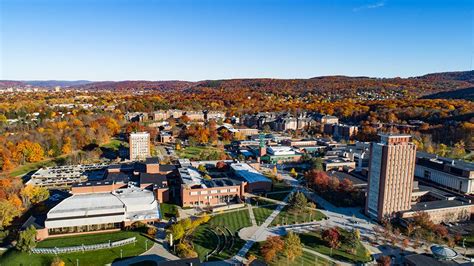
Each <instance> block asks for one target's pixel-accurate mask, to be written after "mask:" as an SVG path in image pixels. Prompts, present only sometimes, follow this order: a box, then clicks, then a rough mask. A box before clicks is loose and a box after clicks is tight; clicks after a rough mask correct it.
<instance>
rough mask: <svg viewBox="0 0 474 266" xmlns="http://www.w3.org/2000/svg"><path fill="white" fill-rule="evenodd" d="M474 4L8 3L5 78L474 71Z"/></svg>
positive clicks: (459, 0)
mask: <svg viewBox="0 0 474 266" xmlns="http://www.w3.org/2000/svg"><path fill="white" fill-rule="evenodd" d="M473 3H474V1H473V0H446V1H436V0H430V1H428V0H426V1H416V0H403V1H402V0H385V1H384V0H353V1H350V0H332V1H330V0H327V1H316V0H313V1H309V0H188V1H184V0H175V1H171V0H168V1H165V0H155V1H152V0H149V1H145V0H128V1H124V0H116V1H112V0H97V1H92V0H82V1H81V0H74V1H73V0H61V1H59V0H49V1H48V0H29V1H25V0H0V9H1V13H0V23H1V26H0V27H1V28H0V29H1V35H0V45H1V49H0V51H1V53H0V63H1V64H0V79H15V80H32V79H39V80H45V79H62V80H77V79H87V80H135V79H146V80H175V79H179V80H192V81H194V80H203V79H223V78H251V77H268V78H309V77H314V76H322V75H333V74H340V75H351V76H358V75H364V76H374V77H396V76H400V77H408V76H416V75H421V74H425V73H430V72H440V71H454V70H469V69H472V57H473V52H474V50H473V43H474V41H473V39H474V36H473V27H474V19H473V5H474V4H473Z"/></svg>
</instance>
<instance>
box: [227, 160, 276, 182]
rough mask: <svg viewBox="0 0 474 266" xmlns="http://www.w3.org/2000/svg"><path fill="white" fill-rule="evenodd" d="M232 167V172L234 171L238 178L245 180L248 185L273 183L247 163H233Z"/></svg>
mask: <svg viewBox="0 0 474 266" xmlns="http://www.w3.org/2000/svg"><path fill="white" fill-rule="evenodd" d="M230 167H231V168H232V170H234V172H235V174H236V175H237V176H239V177H240V178H242V179H244V180H245V181H246V182H248V183H255V182H272V181H271V180H270V179H269V178H267V177H266V176H264V175H262V174H261V173H260V172H258V171H257V170H255V169H254V168H253V167H251V166H250V165H248V164H246V163H233V164H231V165H230Z"/></svg>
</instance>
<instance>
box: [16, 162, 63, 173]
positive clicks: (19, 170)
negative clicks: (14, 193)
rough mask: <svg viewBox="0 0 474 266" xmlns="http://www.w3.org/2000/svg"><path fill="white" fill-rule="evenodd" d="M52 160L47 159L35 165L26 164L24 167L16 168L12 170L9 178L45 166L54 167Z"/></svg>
mask: <svg viewBox="0 0 474 266" xmlns="http://www.w3.org/2000/svg"><path fill="white" fill-rule="evenodd" d="M54 165H55V163H54V159H47V160H44V161H40V162H36V163H27V164H24V165H20V166H18V167H17V168H15V169H13V170H12V171H11V172H10V175H11V176H22V175H24V174H27V173H29V172H31V171H34V170H37V169H39V168H41V167H47V166H54Z"/></svg>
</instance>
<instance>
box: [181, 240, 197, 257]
mask: <svg viewBox="0 0 474 266" xmlns="http://www.w3.org/2000/svg"><path fill="white" fill-rule="evenodd" d="M176 253H177V255H178V256H179V257H180V258H195V257H197V256H198V255H197V253H196V251H194V250H193V249H192V248H191V246H190V245H189V244H187V243H184V242H182V243H179V244H178V245H176Z"/></svg>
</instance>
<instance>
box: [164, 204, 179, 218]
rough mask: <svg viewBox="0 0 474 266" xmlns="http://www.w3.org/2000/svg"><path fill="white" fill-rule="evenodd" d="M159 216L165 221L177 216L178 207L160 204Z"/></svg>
mask: <svg viewBox="0 0 474 266" xmlns="http://www.w3.org/2000/svg"><path fill="white" fill-rule="evenodd" d="M160 211H161V215H162V216H163V218H165V219H170V218H171V217H177V216H178V206H176V205H174V204H169V203H160Z"/></svg>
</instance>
